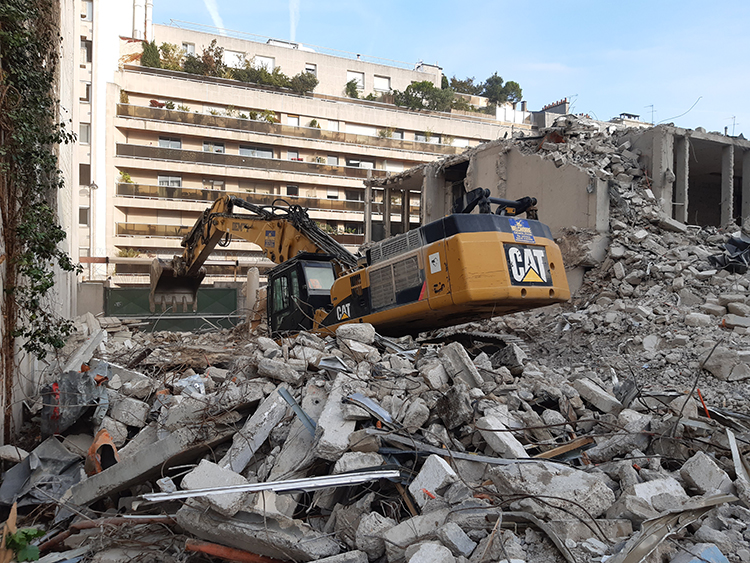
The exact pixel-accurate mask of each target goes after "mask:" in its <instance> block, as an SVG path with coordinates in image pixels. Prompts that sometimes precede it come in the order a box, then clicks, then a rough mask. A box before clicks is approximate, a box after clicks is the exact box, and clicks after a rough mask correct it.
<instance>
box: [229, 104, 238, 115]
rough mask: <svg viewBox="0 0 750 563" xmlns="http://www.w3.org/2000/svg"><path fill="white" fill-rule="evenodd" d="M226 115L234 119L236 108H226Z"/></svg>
mask: <svg viewBox="0 0 750 563" xmlns="http://www.w3.org/2000/svg"><path fill="white" fill-rule="evenodd" d="M227 115H228V116H229V117H235V116H236V115H237V108H235V107H234V106H227Z"/></svg>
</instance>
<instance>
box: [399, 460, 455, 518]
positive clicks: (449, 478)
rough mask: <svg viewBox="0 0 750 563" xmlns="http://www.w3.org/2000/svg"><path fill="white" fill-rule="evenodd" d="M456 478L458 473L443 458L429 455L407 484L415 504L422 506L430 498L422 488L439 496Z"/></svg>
mask: <svg viewBox="0 0 750 563" xmlns="http://www.w3.org/2000/svg"><path fill="white" fill-rule="evenodd" d="M457 479H458V475H456V472H455V471H453V469H452V468H451V466H450V465H448V463H447V462H446V461H445V460H444V459H443V458H441V457H439V456H437V455H431V456H430V457H428V458H427V460H426V461H425V462H424V465H422V469H421V470H420V471H419V473H418V474H417V477H416V478H415V479H414V481H412V482H411V484H410V485H409V492H410V493H411V495H412V496H413V497H414V500H416V501H417V504H419V506H420V507H423V506H424V505H425V504H426V503H427V501H428V500H430V496H429V495H427V494H425V493H424V491H423V489H425V490H427V492H429V493H430V494H432V495H436V496H439V495H442V494H443V493H444V492H445V489H447V488H448V486H449V485H450V484H451V483H453V482H455V481H456V480H457Z"/></svg>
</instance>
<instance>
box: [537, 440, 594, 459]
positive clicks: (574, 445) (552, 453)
mask: <svg viewBox="0 0 750 563" xmlns="http://www.w3.org/2000/svg"><path fill="white" fill-rule="evenodd" d="M593 441H594V439H593V438H591V437H589V436H584V437H582V438H576V439H575V440H571V441H570V442H568V443H567V444H563V445H562V446H558V447H556V448H552V449H551V450H547V451H546V452H542V453H540V454H536V455H535V456H534V457H535V458H542V459H549V458H553V457H557V456H559V455H562V454H566V453H568V452H570V451H573V450H577V449H578V448H581V447H583V446H587V445H588V444H591V443H593Z"/></svg>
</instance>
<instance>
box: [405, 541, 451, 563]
mask: <svg viewBox="0 0 750 563" xmlns="http://www.w3.org/2000/svg"><path fill="white" fill-rule="evenodd" d="M409 563H456V558H455V557H453V554H452V553H451V551H450V549H448V548H447V547H445V546H442V545H438V544H434V543H425V544H423V545H422V546H420V548H419V549H417V551H416V553H414V555H412V556H411V558H410V559H409Z"/></svg>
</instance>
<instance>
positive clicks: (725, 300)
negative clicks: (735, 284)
mask: <svg viewBox="0 0 750 563" xmlns="http://www.w3.org/2000/svg"><path fill="white" fill-rule="evenodd" d="M746 299H747V295H743V294H742V293H722V294H720V295H719V305H723V306H724V307H727V306H728V305H729V304H730V303H744V302H745V300H746Z"/></svg>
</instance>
